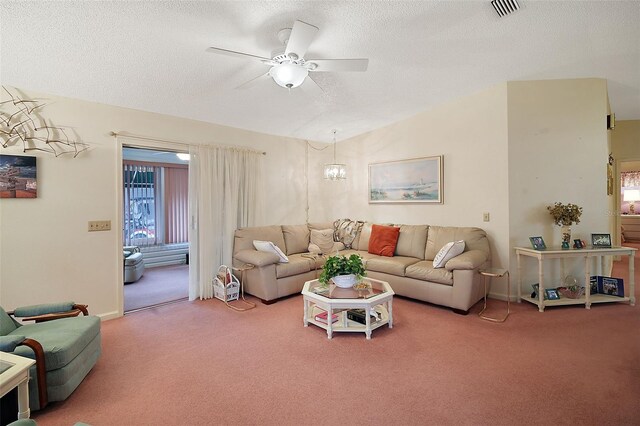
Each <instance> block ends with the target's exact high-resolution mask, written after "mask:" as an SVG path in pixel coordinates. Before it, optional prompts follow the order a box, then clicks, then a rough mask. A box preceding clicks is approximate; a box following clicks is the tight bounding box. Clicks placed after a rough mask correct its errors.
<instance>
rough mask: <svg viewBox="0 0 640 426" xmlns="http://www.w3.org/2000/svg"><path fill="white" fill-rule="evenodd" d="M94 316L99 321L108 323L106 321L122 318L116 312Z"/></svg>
mask: <svg viewBox="0 0 640 426" xmlns="http://www.w3.org/2000/svg"><path fill="white" fill-rule="evenodd" d="M96 316H97V317H98V318H100V320H101V321H108V320H112V319H116V318H120V317H121V316H122V314H121V313H119V312H118V311H112V312H107V313H104V314H98V315H96Z"/></svg>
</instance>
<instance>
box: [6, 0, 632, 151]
mask: <svg viewBox="0 0 640 426" xmlns="http://www.w3.org/2000/svg"><path fill="white" fill-rule="evenodd" d="M520 4H521V9H520V11H518V12H516V13H514V14H512V15H510V16H508V17H506V18H498V16H497V15H496V13H495V12H494V10H493V8H492V7H491V4H490V2H489V1H466V2H463V1H456V2H454V1H451V2H449V1H384V2H383V1H366V2H365V1H208V2H206V1H194V2H186V1H181V2H177V1H175V2H150V1H149V2H133V1H131V2H120V1H113V2H90V1H70V2H44V1H37V2H9V1H0V36H1V41H0V43H1V44H0V55H1V57H0V59H1V63H0V80H1V82H2V84H5V85H11V86H16V87H19V88H24V89H30V90H35V91H41V92H45V93H51V94H56V95H61V96H66V97H71V98H76V99H84V100H89V101H95V102H100V103H105V104H111V105H118V106H122V107H128V108H135V109H140V110H145V111H152V112H158V113H163V114H170V115H174V116H180V117H187V118H192V119H196V120H202V121H207V122H212V123H218V124H223V125H228V126H233V127H237V128H243V129H248V130H254V131H259V132H264V133H269V134H275V135H282V136H291V137H296V138H304V139H310V140H315V141H330V140H331V138H332V134H331V129H337V130H338V134H337V139H338V140H342V139H345V138H348V137H351V136H355V135H357V134H361V133H363V132H366V131H369V130H372V129H376V128H379V127H382V126H384V125H387V124H390V123H392V122H395V121H398V120H400V119H403V118H406V117H409V116H411V115H414V114H416V113H417V112H419V111H424V110H427V109H430V108H432V107H434V106H436V105H438V104H441V103H443V102H446V101H448V100H452V99H455V98H458V97H461V96H465V95H468V94H470V93H473V92H476V91H479V90H483V89H485V88H488V87H490V86H492V85H495V84H497V83H501V82H504V81H508V80H535V79H558V78H581V77H601V78H606V79H607V80H608V87H609V98H610V103H611V107H612V110H613V111H614V112H615V113H616V118H617V119H618V120H624V119H640V24H639V22H640V2H638V1H628V2H619V1H618V2H608V1H601V2H600V1H595V2H587V1H580V2H578V1H564V2H558V1H531V0H520ZM296 19H299V20H302V21H305V22H308V23H310V24H313V25H315V26H317V27H319V28H320V31H319V32H318V34H317V37H316V38H315V40H314V42H313V43H312V44H311V46H310V48H309V52H308V54H307V55H306V57H307V58H311V57H313V58H363V57H364V58H369V69H368V71H367V72H365V73H315V74H314V77H315V80H316V81H317V82H318V83H319V85H320V86H321V87H322V88H323V89H324V94H320V95H318V94H315V93H312V92H309V91H304V90H303V88H304V85H303V86H302V87H301V88H298V89H294V90H292V91H291V92H290V93H289V92H288V91H287V90H286V89H283V88H281V87H279V86H276V85H275V83H273V82H272V81H266V82H265V83H266V84H262V85H259V86H256V87H252V88H250V89H244V90H239V89H234V87H236V86H238V85H240V84H242V83H244V82H245V81H247V80H250V79H252V78H254V77H256V76H258V75H260V74H261V73H264V72H266V71H268V67H266V66H265V65H263V64H261V63H260V62H253V61H251V60H247V59H243V58H237V57H229V56H221V55H215V54H211V53H208V52H205V50H206V49H207V47H209V46H216V47H222V48H226V49H231V50H236V51H242V52H248V53H252V54H255V55H260V56H270V53H271V51H272V50H273V49H275V48H277V47H279V42H278V39H277V37H276V35H277V32H278V30H280V29H281V28H285V27H291V25H292V24H293V22H294V21H295V20H296ZM119 130H126V129H119Z"/></svg>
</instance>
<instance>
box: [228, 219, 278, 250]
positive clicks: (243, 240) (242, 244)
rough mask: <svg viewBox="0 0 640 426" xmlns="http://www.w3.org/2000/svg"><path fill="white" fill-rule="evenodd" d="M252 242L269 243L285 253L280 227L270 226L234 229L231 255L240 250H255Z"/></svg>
mask: <svg viewBox="0 0 640 426" xmlns="http://www.w3.org/2000/svg"><path fill="white" fill-rule="evenodd" d="M253 240H260V241H271V242H272V243H274V244H275V245H277V246H278V248H280V250H282V251H285V252H286V248H287V247H286V245H285V243H284V236H283V234H282V226H280V225H271V226H256V227H252V228H240V229H236V232H235V236H234V239H233V254H234V255H235V254H236V253H237V252H239V251H240V250H255V247H253Z"/></svg>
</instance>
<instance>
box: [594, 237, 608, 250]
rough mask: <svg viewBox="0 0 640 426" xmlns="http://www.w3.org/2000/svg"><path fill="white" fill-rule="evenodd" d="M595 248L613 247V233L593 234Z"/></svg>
mask: <svg viewBox="0 0 640 426" xmlns="http://www.w3.org/2000/svg"><path fill="white" fill-rule="evenodd" d="M591 245H592V246H593V248H611V234H591Z"/></svg>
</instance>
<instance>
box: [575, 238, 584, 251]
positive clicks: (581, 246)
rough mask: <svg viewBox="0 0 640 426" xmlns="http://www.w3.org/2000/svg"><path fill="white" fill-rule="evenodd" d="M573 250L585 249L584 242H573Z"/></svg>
mask: <svg viewBox="0 0 640 426" xmlns="http://www.w3.org/2000/svg"><path fill="white" fill-rule="evenodd" d="M573 248H575V249H582V248H584V244H583V243H582V240H573Z"/></svg>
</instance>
